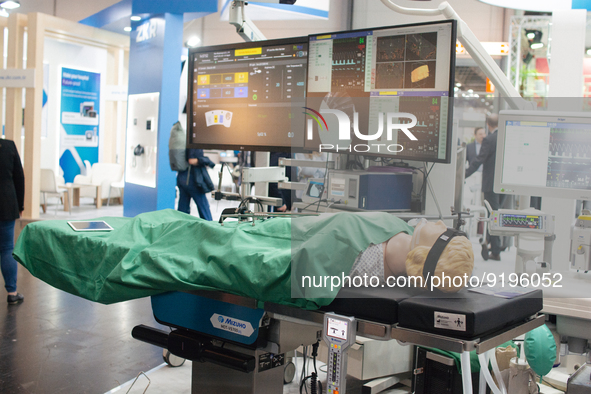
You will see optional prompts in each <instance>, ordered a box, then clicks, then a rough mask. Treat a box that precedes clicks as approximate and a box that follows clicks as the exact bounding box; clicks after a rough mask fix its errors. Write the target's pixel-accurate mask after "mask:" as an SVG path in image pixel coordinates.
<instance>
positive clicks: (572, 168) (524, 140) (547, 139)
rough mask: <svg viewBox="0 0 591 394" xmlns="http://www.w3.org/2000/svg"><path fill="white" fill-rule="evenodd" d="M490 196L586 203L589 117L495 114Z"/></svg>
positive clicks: (590, 163) (590, 173) (590, 175)
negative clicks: (548, 198) (495, 147)
mask: <svg viewBox="0 0 591 394" xmlns="http://www.w3.org/2000/svg"><path fill="white" fill-rule="evenodd" d="M494 191H495V192H496V193H504V194H517V195H529V196H540V197H556V198H571V199H580V200H589V199H591V114H590V113H577V112H544V111H501V112H500V114H499V130H498V135H497V156H496V167H495V184H494Z"/></svg>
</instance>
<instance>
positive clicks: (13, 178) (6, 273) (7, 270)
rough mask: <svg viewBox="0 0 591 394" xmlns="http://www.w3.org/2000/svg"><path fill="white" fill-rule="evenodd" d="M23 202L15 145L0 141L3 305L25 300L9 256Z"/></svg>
mask: <svg viewBox="0 0 591 394" xmlns="http://www.w3.org/2000/svg"><path fill="white" fill-rule="evenodd" d="M24 202H25V175H24V173H23V166H22V164H21V158H20V156H19V154H18V151H17V150H16V145H14V142H12V141H10V140H3V139H0V266H1V268H2V276H3V277H4V287H6V291H7V292H8V297H7V302H8V303H9V304H18V303H21V302H23V300H24V299H25V297H24V296H23V295H22V294H20V293H17V292H16V273H17V267H18V265H17V263H16V260H15V259H14V258H13V257H12V250H13V249H14V223H15V220H16V219H18V218H19V217H20V215H21V213H22V212H23V209H24Z"/></svg>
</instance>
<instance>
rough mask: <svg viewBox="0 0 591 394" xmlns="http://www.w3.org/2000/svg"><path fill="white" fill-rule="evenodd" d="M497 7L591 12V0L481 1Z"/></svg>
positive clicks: (541, 10)
mask: <svg viewBox="0 0 591 394" xmlns="http://www.w3.org/2000/svg"><path fill="white" fill-rule="evenodd" d="M479 1H481V2H482V3H486V4H490V5H494V6H497V7H504V8H512V9H516V10H524V11H537V12H552V11H557V10H581V9H583V10H587V11H590V10H591V0H479Z"/></svg>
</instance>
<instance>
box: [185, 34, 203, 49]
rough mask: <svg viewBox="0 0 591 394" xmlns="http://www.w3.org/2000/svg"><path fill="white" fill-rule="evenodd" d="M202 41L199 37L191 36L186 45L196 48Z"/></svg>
mask: <svg viewBox="0 0 591 394" xmlns="http://www.w3.org/2000/svg"><path fill="white" fill-rule="evenodd" d="M200 42H201V40H200V39H199V37H197V36H193V37H191V38H189V39H188V40H187V44H186V45H187V47H189V48H195V47H196V46H198V45H199V43H200Z"/></svg>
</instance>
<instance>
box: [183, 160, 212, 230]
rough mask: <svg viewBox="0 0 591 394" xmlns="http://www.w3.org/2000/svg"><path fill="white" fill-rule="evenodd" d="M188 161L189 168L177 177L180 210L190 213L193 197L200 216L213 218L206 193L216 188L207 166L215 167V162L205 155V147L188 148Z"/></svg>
mask: <svg viewBox="0 0 591 394" xmlns="http://www.w3.org/2000/svg"><path fill="white" fill-rule="evenodd" d="M187 161H188V162H189V169H187V170H185V171H180V172H179V173H178V175H177V178H176V184H177V186H178V188H179V207H178V210H179V211H181V212H184V213H187V214H190V213H191V205H190V204H191V198H193V200H195V204H196V205H197V210H199V217H200V218H201V219H205V220H212V218H211V211H210V210H209V202H208V201H207V196H206V194H207V193H209V192H211V191H212V190H214V186H213V182H211V178H210V177H209V174H208V173H207V167H211V168H213V167H214V166H215V164H214V163H213V162H212V161H211V160H209V158H207V157H205V156H204V155H203V149H187Z"/></svg>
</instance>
